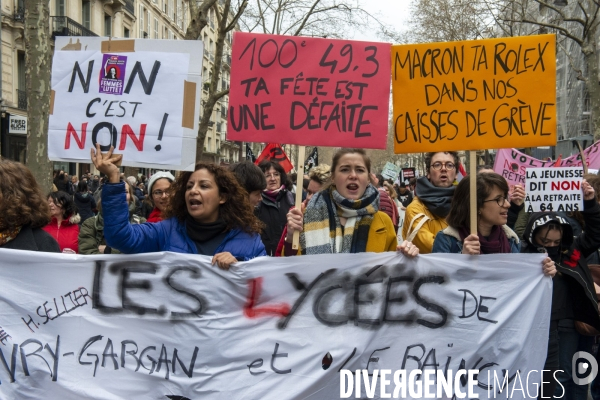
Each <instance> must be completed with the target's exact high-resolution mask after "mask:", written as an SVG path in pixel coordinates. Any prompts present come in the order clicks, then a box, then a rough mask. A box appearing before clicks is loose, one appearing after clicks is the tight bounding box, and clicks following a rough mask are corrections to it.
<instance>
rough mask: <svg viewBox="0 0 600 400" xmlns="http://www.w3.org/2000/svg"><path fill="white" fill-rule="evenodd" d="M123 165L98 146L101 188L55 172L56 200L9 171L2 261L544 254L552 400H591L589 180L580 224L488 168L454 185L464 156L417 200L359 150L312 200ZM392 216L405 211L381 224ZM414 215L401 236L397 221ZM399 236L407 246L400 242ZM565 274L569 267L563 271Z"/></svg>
mask: <svg viewBox="0 0 600 400" xmlns="http://www.w3.org/2000/svg"><path fill="white" fill-rule="evenodd" d="M120 158H121V156H120V155H117V154H114V153H113V151H112V150H111V151H108V152H106V153H102V152H100V149H99V147H98V148H97V149H95V150H93V151H92V161H93V163H94V165H95V166H96V168H97V169H98V171H99V172H100V174H101V176H102V178H101V179H100V177H99V176H98V175H94V176H93V177H91V176H90V175H89V174H86V175H84V176H82V177H81V180H80V181H79V182H78V181H77V177H75V176H74V177H72V178H71V179H69V177H68V176H67V175H66V174H65V173H64V172H63V171H57V172H56V173H55V178H54V185H53V191H52V192H50V193H48V194H44V193H43V192H42V190H41V188H40V187H39V185H38V184H37V183H36V181H35V179H34V178H33V176H32V174H31V172H30V171H29V170H28V169H27V167H25V166H24V165H22V164H20V163H17V162H13V161H9V160H6V159H3V160H1V161H0V175H1V176H2V180H1V181H0V215H2V218H0V230H1V234H0V248H9V249H21V250H30V251H48V252H63V253H79V254H111V253H121V252H122V253H126V254H135V253H147V252H158V251H173V252H180V253H189V254H202V255H208V256H211V257H212V263H213V264H214V265H216V266H218V267H219V268H222V269H228V268H229V267H230V266H231V265H232V264H234V263H236V262H238V261H247V260H250V259H253V258H255V257H261V256H293V255H297V256H300V255H310V254H328V253H333V254H336V253H359V252H385V251H398V252H400V253H402V254H404V255H405V256H407V257H418V256H419V254H428V253H432V252H433V253H462V254H470V255H477V254H496V253H519V252H523V253H527V252H543V253H546V254H547V258H545V259H544V261H543V265H541V266H540V267H541V268H542V270H543V272H544V274H546V275H549V276H552V277H553V280H554V292H553V297H552V316H551V322H550V332H549V343H548V354H547V358H546V365H545V367H544V369H546V370H548V379H547V382H548V385H550V386H548V388H546V392H553V391H554V390H555V387H556V383H555V381H554V380H552V379H550V378H551V376H552V374H553V372H554V371H556V370H558V369H561V370H563V371H564V372H563V373H562V374H558V375H557V376H558V379H560V382H561V383H562V384H563V385H564V387H565V388H566V390H568V391H569V393H572V396H573V397H569V398H582V399H583V398H585V396H586V394H587V386H586V387H582V386H576V385H572V384H570V379H571V377H569V376H568V374H569V372H570V360H571V357H572V354H573V353H574V352H576V351H579V350H584V351H588V352H592V351H593V349H595V348H596V346H595V338H596V337H597V336H594V334H596V333H598V328H600V318H599V316H598V312H597V300H596V298H595V294H593V295H592V292H590V290H589V289H590V288H593V287H594V286H595V287H596V289H600V288H599V287H598V286H597V285H595V284H594V282H593V280H592V275H591V273H590V269H589V266H588V263H589V264H594V265H597V264H598V263H599V256H598V255H599V253H598V250H599V248H600V205H599V202H600V177H598V176H597V175H592V174H588V175H586V176H585V177H584V180H583V182H582V185H581V187H582V192H583V195H584V208H583V210H582V211H581V212H577V213H555V212H545V213H529V215H528V213H526V212H525V211H524V198H525V191H524V188H523V187H521V186H518V185H517V186H514V187H513V188H512V189H511V190H509V186H508V184H507V182H506V180H505V179H504V178H503V177H502V176H500V175H499V174H497V173H495V172H493V170H491V169H489V168H488V169H485V168H481V169H480V171H479V172H478V173H477V175H476V176H475V177H471V176H467V177H465V178H463V179H462V180H461V181H460V182H459V183H457V182H456V174H457V168H458V156H457V154H456V153H455V152H437V153H429V154H427V157H426V166H427V171H426V174H425V175H424V176H421V177H419V178H418V179H416V185H414V189H413V190H411V189H410V188H407V186H406V184H405V183H404V182H400V181H399V180H398V179H396V180H395V181H394V180H393V179H388V180H385V179H384V178H383V177H382V176H381V175H379V176H376V174H374V173H373V172H374V171H372V170H371V165H370V160H369V158H368V156H367V155H366V153H365V152H364V150H362V149H350V148H343V149H341V150H339V151H337V152H336V153H335V155H334V157H333V159H332V161H331V167H330V166H329V165H327V164H321V165H319V166H316V167H314V168H312V169H311V170H310V171H308V173H307V175H306V177H305V179H306V180H307V181H308V184H307V185H306V188H307V189H308V190H306V189H304V188H301V187H300V188H298V187H296V188H294V187H293V184H292V182H291V181H290V180H289V179H288V178H287V175H286V173H285V171H284V170H283V168H282V167H281V166H280V165H279V164H278V163H277V162H275V161H266V162H263V163H261V164H260V165H258V166H256V165H254V164H253V163H252V162H249V161H243V162H240V163H238V164H235V165H232V166H230V167H223V166H217V165H214V164H204V163H198V164H197V165H196V168H195V171H194V172H183V173H178V174H177V177H175V176H174V175H172V174H171V173H170V172H167V171H159V172H156V173H154V174H153V175H152V176H151V177H150V178H149V179H146V177H144V176H141V177H139V178H136V177H125V176H123V174H122V173H121V172H120V170H119V168H118V165H119V161H120ZM473 178H474V179H476V180H477V235H474V234H471V233H470V232H469V228H468V216H469V205H468V201H466V200H468V198H469V196H470V193H469V181H470V179H473ZM381 181H383V184H379V182H381ZM88 183H89V184H88ZM378 186H379V187H378ZM146 187H147V189H146ZM295 190H300V191H302V194H303V198H305V200H304V201H303V202H302V207H301V209H298V208H295V207H294V200H293V196H294V195H295V193H294V192H293V191H295ZM384 196H385V197H384ZM384 198H385V200H384ZM398 198H403V199H404V200H403V201H402V202H400V201H398V200H397V199H398ZM407 199H408V200H410V199H412V200H411V201H407ZM384 204H385V206H386V207H387V208H388V209H389V208H390V207H393V208H394V209H395V210H394V212H390V213H388V212H385V211H382V205H384ZM404 210H405V223H404V226H403V227H400V228H399V227H398V214H399V213H400V212H402V211H404ZM520 219H525V220H526V222H525V223H524V224H523V226H522V228H519V227H518V226H516V224H517V221H518V220H520ZM294 232H299V234H300V246H299V248H298V249H297V250H293V249H292V237H293V233H294ZM399 237H405V238H407V240H404V241H400V242H399V241H398V238H399ZM562 265H567V266H569V267H570V268H569V267H567V268H565V267H562V268H561V267H559V268H557V266H562ZM557 269H558V273H557ZM593 293H595V291H594V292H593ZM585 329H587V331H585ZM590 331H591V332H592V334H590ZM567 361H568V363H567ZM567 364H568V365H567ZM599 389H600V382H597V381H594V383H593V384H592V387H591V390H592V394H593V395H594V396H600V391H599ZM576 393H579V395H576ZM570 396H571V395H570Z"/></svg>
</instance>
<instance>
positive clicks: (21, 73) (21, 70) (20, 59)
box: [17, 51, 26, 90]
mask: <svg viewBox="0 0 600 400" xmlns="http://www.w3.org/2000/svg"><path fill="white" fill-rule="evenodd" d="M17 79H18V81H17V89H19V90H26V85H25V52H24V51H19V52H17Z"/></svg>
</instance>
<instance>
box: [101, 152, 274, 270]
mask: <svg viewBox="0 0 600 400" xmlns="http://www.w3.org/2000/svg"><path fill="white" fill-rule="evenodd" d="M91 153H92V161H93V163H94V165H95V166H96V168H97V169H98V170H99V171H100V172H102V173H103V174H106V175H107V176H108V178H109V183H107V184H106V185H104V187H103V190H102V211H103V213H104V236H105V238H106V243H107V244H108V245H109V246H111V247H114V248H117V249H119V250H121V251H122V252H123V253H125V254H131V253H148V252H155V251H174V252H177V253H188V254H202V255H209V256H213V258H212V263H213V264H218V266H219V267H220V268H223V269H228V268H229V267H230V265H231V264H233V263H235V262H237V261H247V260H249V259H252V258H254V257H258V256H264V255H266V252H265V247H264V245H263V244H262V242H261V240H260V229H261V223H260V221H259V220H258V219H257V218H256V216H255V215H254V213H253V209H252V206H251V205H250V202H249V200H248V195H247V194H246V191H245V190H244V189H243V188H242V187H241V186H240V185H239V183H238V182H237V180H236V178H235V177H234V175H233V174H232V173H231V172H229V171H227V170H226V169H225V168H222V167H219V166H217V165H214V164H204V163H198V164H196V168H195V170H194V172H184V173H182V174H180V175H179V177H178V178H177V179H176V180H175V182H174V183H173V185H172V186H171V189H170V191H171V192H170V193H171V195H170V196H169V205H168V206H167V208H166V210H165V212H164V214H163V216H164V220H162V221H160V222H156V223H145V224H140V225H131V224H130V223H129V212H128V207H127V201H126V198H125V187H124V183H123V182H120V181H119V168H118V167H117V165H118V163H119V162H120V161H121V158H122V156H121V155H113V148H111V149H110V150H109V151H108V152H107V153H106V154H102V153H101V152H100V146H97V148H96V150H94V149H92V151H91Z"/></svg>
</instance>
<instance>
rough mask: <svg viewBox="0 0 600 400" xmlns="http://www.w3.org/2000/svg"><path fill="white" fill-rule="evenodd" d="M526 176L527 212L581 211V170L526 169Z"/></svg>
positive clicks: (558, 168) (560, 168) (569, 168)
mask: <svg viewBox="0 0 600 400" xmlns="http://www.w3.org/2000/svg"><path fill="white" fill-rule="evenodd" d="M526 174H527V185H526V187H525V190H526V192H527V196H526V197H525V210H526V211H527V212H536V211H581V210H583V191H582V190H581V181H582V179H583V169H582V168H573V167H557V168H527V169H526Z"/></svg>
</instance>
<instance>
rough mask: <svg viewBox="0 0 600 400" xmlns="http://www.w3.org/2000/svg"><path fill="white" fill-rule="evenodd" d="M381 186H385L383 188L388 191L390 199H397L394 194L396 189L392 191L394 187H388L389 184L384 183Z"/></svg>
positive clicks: (396, 194) (396, 195)
mask: <svg viewBox="0 0 600 400" xmlns="http://www.w3.org/2000/svg"><path fill="white" fill-rule="evenodd" d="M383 186H385V188H386V189H387V190H388V192H389V194H390V197H391V198H392V199H394V200H395V199H397V198H398V193H396V189H394V187H393V186H392V185H390V183H389V182H386V181H384V182H383Z"/></svg>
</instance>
